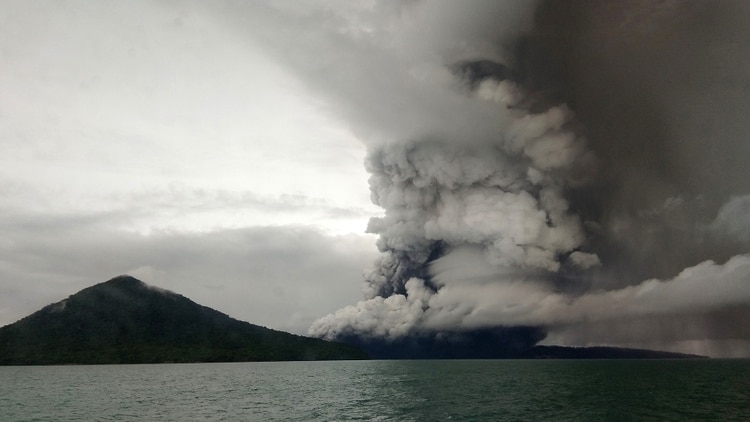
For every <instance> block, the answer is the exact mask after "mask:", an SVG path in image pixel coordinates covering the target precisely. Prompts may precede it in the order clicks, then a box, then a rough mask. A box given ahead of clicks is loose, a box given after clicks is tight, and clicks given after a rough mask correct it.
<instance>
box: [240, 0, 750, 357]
mask: <svg viewBox="0 0 750 422" xmlns="http://www.w3.org/2000/svg"><path fill="white" fill-rule="evenodd" d="M305 5H306V6H300V7H297V8H293V9H292V8H285V7H276V8H271V9H269V10H266V11H265V13H264V14H263V16H264V19H265V21H264V22H261V21H253V22H252V24H255V25H256V26H259V27H263V26H264V25H266V26H268V27H273V28H287V29H285V30H281V31H280V32H279V31H278V30H277V31H276V32H273V31H269V32H267V33H271V32H272V33H273V36H268V37H267V38H266V39H265V43H266V44H267V45H269V46H271V47H272V48H271V49H270V50H271V51H275V52H276V54H277V56H278V57H279V59H280V60H283V61H286V62H287V63H289V64H290V65H292V67H294V68H295V69H296V70H297V71H298V74H299V75H300V77H302V78H303V79H304V80H305V81H306V82H307V83H308V84H309V86H311V87H312V88H313V89H317V90H318V91H319V92H321V93H322V94H323V95H324V96H325V98H327V100H328V102H327V104H328V105H329V106H331V109H332V110H333V111H334V112H335V113H337V114H339V115H340V116H341V117H342V118H343V119H344V120H345V121H347V122H349V123H350V124H351V127H352V130H353V131H354V132H355V133H356V134H357V136H358V137H360V138H361V139H362V140H363V141H364V142H365V143H366V145H367V148H368V155H367V159H366V166H367V170H368V171H369V172H370V174H371V178H370V189H371V192H372V200H373V202H374V203H375V204H377V205H379V206H380V207H382V208H383V210H384V215H382V216H380V217H376V218H373V219H372V220H371V221H370V224H369V227H368V230H369V232H371V233H375V234H377V235H378V236H379V239H378V241H377V247H378V248H379V250H380V251H381V252H382V256H381V257H380V259H378V261H377V262H376V263H375V264H374V266H373V268H371V269H369V270H367V271H366V273H365V284H364V287H365V288H364V291H365V298H364V300H362V301H361V302H359V303H357V304H354V305H351V306H348V307H346V308H343V309H341V310H339V311H337V312H335V313H333V314H331V315H327V316H324V317H322V318H320V319H319V320H318V321H316V322H315V323H314V324H313V326H312V327H311V328H310V331H309V332H310V334H312V335H315V336H321V337H327V338H339V339H349V340H351V339H355V340H356V341H359V342H361V343H363V344H369V345H373V344H376V343H377V344H378V345H379V346H378V347H387V345H388V344H391V345H394V347H407V346H408V347H417V348H418V347H423V348H430V347H435V345H436V344H438V345H442V346H444V347H445V348H447V349H450V350H456V349H455V348H453V346H454V345H455V344H457V343H460V342H461V341H463V340H467V341H469V342H472V343H473V344H475V345H476V344H481V345H484V346H482V347H485V346H486V347H490V346H487V345H488V344H491V343H492V341H495V342H496V344H495V346H493V347H500V346H497V343H498V342H499V343H503V344H506V345H510V346H509V347H510V349H513V348H523V347H528V346H529V345H531V344H534V343H535V342H537V341H539V340H541V339H542V338H544V336H545V335H547V336H548V337H547V340H546V341H549V342H558V343H563V344H578V345H587V344H613V345H626V346H640V347H658V348H666V349H672V350H682V351H688V352H698V353H711V354H715V355H737V354H748V353H750V332H748V328H747V326H748V325H747V324H744V323H742V321H743V320H744V321H747V320H748V317H750V255H747V253H748V252H750V217H748V215H750V182H748V181H749V180H750V166H748V165H747V163H748V160H750V142H748V139H747V137H748V134H750V120H748V119H747V118H746V116H748V115H750V114H749V113H750V77H748V69H750V62H748V59H747V58H748V57H750V29H748V28H747V25H746V22H748V18H750V4H749V3H747V2H745V1H742V0H738V1H724V2H699V1H668V0H665V1H660V2H654V1H651V0H629V1H617V2H601V1H596V0H571V1H564V2H561V1H552V0H550V1H539V2H532V1H506V2H498V1H467V2H452V1H415V2H407V3H397V2H381V1H374V2H369V3H367V4H361V3H358V4H356V5H352V4H351V3H350V2H343V3H340V4H339V3H337V2H333V4H328V5H327V6H317V5H309V4H307V3H305ZM288 28H291V29H288ZM488 338H489V339H494V340H486V339H488ZM383 345H386V346H383ZM373 347H375V346H373ZM480 348H481V347H480ZM490 348H491V347H490ZM482 350H485V349H482ZM451 353H452V352H450V353H447V355H451ZM484 354H485V353H480V355H484ZM486 354H487V355H491V354H492V353H486ZM384 355H387V353H384ZM428 355H433V354H431V353H428Z"/></svg>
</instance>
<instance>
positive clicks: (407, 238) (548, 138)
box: [310, 60, 599, 338]
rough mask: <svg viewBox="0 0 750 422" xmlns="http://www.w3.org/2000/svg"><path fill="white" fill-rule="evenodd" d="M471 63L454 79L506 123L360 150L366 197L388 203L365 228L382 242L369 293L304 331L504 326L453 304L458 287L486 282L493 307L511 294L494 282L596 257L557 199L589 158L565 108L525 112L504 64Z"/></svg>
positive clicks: (587, 167)
mask: <svg viewBox="0 0 750 422" xmlns="http://www.w3.org/2000/svg"><path fill="white" fill-rule="evenodd" d="M477 63H480V64H482V65H483V67H485V68H487V67H490V66H489V65H488V63H490V62H488V61H486V60H485V61H482V62H472V63H463V64H462V65H461V66H458V68H457V78H459V80H460V82H461V83H462V84H463V86H465V87H473V88H471V91H467V92H466V95H467V96H470V97H471V98H472V100H473V101H477V102H482V103H486V104H487V105H488V106H491V107H492V108H493V110H494V112H495V115H494V116H493V117H494V118H495V119H497V120H498V121H502V122H503V125H502V128H503V130H502V131H501V132H498V133H497V134H496V136H495V137H494V138H493V139H490V140H484V139H472V138H471V137H470V136H471V134H470V133H468V134H467V136H468V137H467V138H465V139H443V138H440V137H429V136H425V137H424V138H421V139H419V140H410V141H406V142H396V143H386V144H383V145H379V146H376V147H372V148H371V149H370V150H369V154H368V156H367V169H368V171H369V172H370V173H371V174H372V176H371V178H370V189H371V191H372V200H373V202H374V203H375V204H377V205H379V206H381V207H383V209H385V216H384V217H382V218H373V219H372V220H371V221H370V225H369V228H368V229H369V231H370V232H371V233H376V234H378V235H379V236H380V238H379V240H378V244H377V245H378V248H379V250H380V251H381V252H383V256H382V257H381V258H380V259H379V260H378V262H377V263H376V266H375V268H373V269H372V270H371V271H370V272H368V273H367V274H366V282H367V285H366V289H367V294H368V295H369V296H370V299H369V300H365V301H363V302H360V303H359V304H357V305H356V306H350V307H347V308H344V309H342V310H340V311H338V312H336V313H335V314H333V315H329V316H327V317H325V318H323V319H321V320H319V321H317V322H316V323H315V325H313V327H312V328H311V330H310V333H311V334H313V335H318V336H324V337H328V338H337V337H340V336H342V335H349V334H353V333H356V334H357V335H362V336H373V337H388V338H394V337H400V336H405V335H408V334H414V332H415V331H417V332H419V331H420V330H442V329H449V330H462V329H475V328H486V327H487V326H496V325H503V321H502V320H498V321H484V322H477V321H476V314H477V312H478V311H481V309H476V308H475V307H474V306H472V305H471V304H470V305H468V306H466V305H462V304H465V303H466V302H465V301H464V300H463V299H462V297H461V296H462V295H463V294H465V293H466V292H471V291H475V292H481V291H486V292H487V293H490V292H493V297H494V298H495V299H494V300H495V301H496V305H497V306H508V305H509V303H507V302H511V304H512V302H514V301H515V300H517V299H520V298H517V299H510V300H509V298H508V297H507V296H506V297H497V296H495V295H494V292H495V291H496V289H497V288H501V289H507V290H508V291H510V290H513V289H514V287H513V286H514V285H515V284H516V283H532V284H534V283H544V282H546V281H547V280H550V279H552V278H555V277H561V276H563V274H564V273H566V272H575V271H576V270H580V269H587V268H589V267H592V266H596V265H599V259H598V258H597V256H596V255H595V254H593V253H590V252H586V251H585V247H584V246H585V245H584V241H585V238H586V236H585V233H584V230H583V225H582V223H581V220H580V218H579V217H578V216H577V215H575V214H574V213H572V212H571V211H570V210H569V204H568V202H567V201H566V199H565V198H564V193H565V190H566V189H569V188H570V187H571V186H580V185H582V184H585V183H586V182H587V181H588V179H589V178H591V176H592V175H593V174H594V172H593V170H594V168H595V164H596V159H595V158H594V155H593V154H592V153H591V152H590V151H588V149H587V147H586V141H585V139H583V138H582V137H580V136H578V135H577V134H576V133H575V131H574V130H573V129H572V127H573V126H574V125H573V120H574V115H573V113H572V112H571V111H570V110H569V109H568V108H567V107H566V106H564V105H558V106H554V107H550V108H547V109H546V110H542V111H539V112H532V111H530V110H529V108H528V104H527V103H528V100H529V98H528V96H527V95H525V94H524V92H523V89H522V87H521V86H519V84H518V83H516V82H514V81H512V80H509V79H500V78H499V77H502V76H504V74H505V73H507V72H494V73H489V74H485V75H481V77H482V79H481V80H476V77H477V75H476V74H477V73H478V72H476V71H472V69H473V68H476V67H477ZM492 67H494V68H496V69H504V68H505V66H502V65H500V64H494V66H492ZM498 73H500V75H498ZM480 294H481V293H480ZM523 300H524V301H525V300H527V298H523ZM437 304H439V305H440V306H435V305H437ZM446 305H448V306H446Z"/></svg>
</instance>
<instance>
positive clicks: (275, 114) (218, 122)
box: [0, 2, 378, 234]
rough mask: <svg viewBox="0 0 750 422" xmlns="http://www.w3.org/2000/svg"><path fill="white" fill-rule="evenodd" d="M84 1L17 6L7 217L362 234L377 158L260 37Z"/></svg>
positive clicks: (5, 92) (4, 100) (181, 15)
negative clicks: (95, 217)
mask: <svg viewBox="0 0 750 422" xmlns="http://www.w3.org/2000/svg"><path fill="white" fill-rule="evenodd" d="M86 6H87V7H85V8H81V7H76V6H75V5H74V4H71V3H65V2H52V3H46V4H45V6H44V7H45V8H53V9H55V10H54V13H52V12H53V11H50V10H45V13H39V14H37V13H33V11H30V10H28V9H33V7H34V6H33V5H29V4H26V3H25V2H17V3H15V4H11V5H6V6H5V7H4V8H5V9H9V10H6V11H7V13H5V14H4V19H2V18H0V19H1V20H2V22H0V23H1V25H0V26H1V27H2V29H0V33H1V37H2V38H3V39H4V40H5V42H3V43H2V45H1V47H2V48H1V49H0V55H1V56H0V57H1V58H2V63H3V67H4V70H3V72H0V92H2V95H0V132H2V133H3V136H2V138H1V139H0V146H1V147H2V150H3V154H2V155H0V182H1V183H0V185H1V186H2V188H1V189H2V194H3V205H2V207H3V208H4V210H5V212H10V213H24V214H29V213H32V214H34V213H39V214H48V213H54V214H57V215H59V214H69V215H80V214H89V215H90V214H106V215H108V221H109V223H108V224H114V225H115V226H116V228H117V229H123V230H127V231H135V232H138V233H150V232H152V231H153V230H169V231H174V230H176V231H184V230H187V231H211V230H215V229H222V228H238V227H247V226H263V225H289V224H293V225H306V226H313V227H317V228H319V229H321V230H324V231H326V232H331V233H336V234H342V233H351V232H353V233H363V232H364V230H365V227H366V222H367V219H368V218H369V217H370V216H372V215H374V214H376V213H377V212H378V210H377V209H376V208H375V207H374V206H373V205H372V204H371V203H370V201H369V197H368V190H367V175H366V173H365V171H364V169H363V166H362V161H363V157H364V147H363V146H362V145H361V143H359V142H358V141H357V140H356V139H354V137H353V136H352V135H351V134H350V133H349V132H348V130H347V129H346V128H343V127H342V126H341V125H340V124H339V123H337V122H336V121H334V120H332V119H330V118H329V117H327V112H326V110H325V109H324V108H323V105H322V103H320V102H318V101H317V100H316V99H315V98H314V97H313V96H312V95H311V94H310V93H309V92H308V91H306V90H305V89H304V87H303V86H302V85H301V84H300V83H299V82H298V81H297V80H296V79H294V78H293V77H291V76H290V75H289V74H288V72H286V71H284V70H283V69H282V68H281V67H279V66H277V65H275V64H274V63H273V62H271V61H269V60H267V59H265V58H264V57H263V56H262V55H261V54H260V53H259V51H258V49H257V48H256V47H255V46H254V45H253V44H252V43H251V42H249V41H248V40H247V39H246V38H247V37H242V36H240V35H239V34H237V35H235V34H234V33H233V32H232V31H231V30H227V29H226V28H223V27H222V25H221V22H217V21H214V20H212V19H211V18H210V17H209V16H206V15H205V14H200V13H191V12H190V11H189V10H187V9H185V10H182V11H179V9H177V11H175V10H174V9H169V10H167V9H166V8H165V9H162V8H161V7H160V6H159V5H158V4H154V3H141V4H138V5H137V6H135V5H130V3H127V2H119V3H111V4H110V3H107V4H105V3H96V2H92V3H88V4H87V5H86ZM144 8H147V9H149V10H144ZM30 12H31V13H30Z"/></svg>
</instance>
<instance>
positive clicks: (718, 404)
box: [0, 360, 750, 422]
mask: <svg viewBox="0 0 750 422" xmlns="http://www.w3.org/2000/svg"><path fill="white" fill-rule="evenodd" d="M347 420H366V421H371V420H372V421H504V420H509V421H517V420H527V421H544V420H555V421H587V420H590V421H631V420H633V421H636V420H653V421H666V420H674V421H683V420H716V421H727V420H735V421H747V420H750V360H458V361H457V360H453V361H447V360H442V361H441V360H432V361H429V360H427V361H339V362H273V363H213V364H163V365H101V366H20V367H0V421H3V422H5V421H347Z"/></svg>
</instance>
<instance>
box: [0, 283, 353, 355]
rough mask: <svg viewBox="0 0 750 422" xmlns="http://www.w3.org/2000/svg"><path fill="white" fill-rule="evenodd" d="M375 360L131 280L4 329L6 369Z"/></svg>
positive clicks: (0, 341)
mask: <svg viewBox="0 0 750 422" xmlns="http://www.w3.org/2000/svg"><path fill="white" fill-rule="evenodd" d="M331 359H367V355H366V354H365V353H364V352H363V351H362V350H361V349H358V348H356V347H354V346H350V345H347V344H344V343H336V342H329V341H324V340H320V339H313V338H308V337H303V336H297V335H293V334H289V333H285V332H281V331H276V330H271V329H268V328H264V327H260V326H257V325H253V324H249V323H247V322H243V321H238V320H236V319H233V318H230V317H229V316H227V315H225V314H223V313H221V312H218V311H216V310H214V309H211V308H208V307H205V306H201V305H199V304H197V303H195V302H193V301H191V300H190V299H187V298H186V297H184V296H181V295H178V294H175V293H172V292H169V291H166V290H161V289H158V288H155V287H151V286H148V285H146V284H145V283H143V282H142V281H140V280H137V279H135V278H133V277H129V276H120V277H116V278H113V279H112V280H109V281H107V282H104V283H100V284H97V285H95V286H92V287H89V288H87V289H84V290H81V291H80V292H78V293H76V294H74V295H72V296H70V297H68V298H67V299H65V300H63V301H60V302H57V303H54V304H51V305H48V306H46V307H44V308H42V309H41V310H39V311H37V312H35V313H33V314H31V315H29V316H28V317H26V318H23V319H21V320H20V321H17V322H15V323H13V324H10V325H7V326H5V327H2V328H0V365H53V364H114V363H162V362H242V361H287V360H331Z"/></svg>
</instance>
